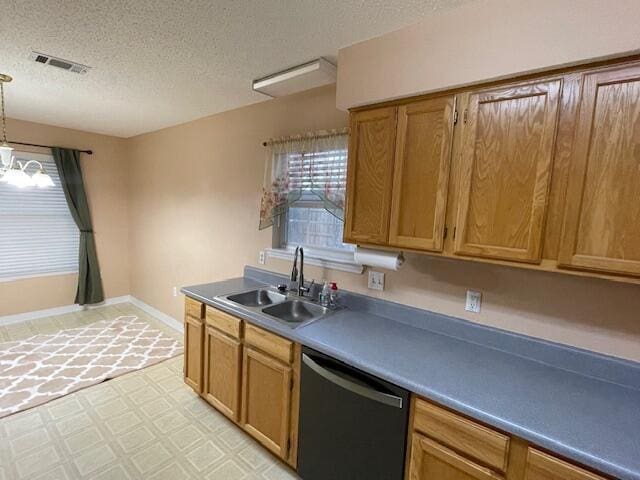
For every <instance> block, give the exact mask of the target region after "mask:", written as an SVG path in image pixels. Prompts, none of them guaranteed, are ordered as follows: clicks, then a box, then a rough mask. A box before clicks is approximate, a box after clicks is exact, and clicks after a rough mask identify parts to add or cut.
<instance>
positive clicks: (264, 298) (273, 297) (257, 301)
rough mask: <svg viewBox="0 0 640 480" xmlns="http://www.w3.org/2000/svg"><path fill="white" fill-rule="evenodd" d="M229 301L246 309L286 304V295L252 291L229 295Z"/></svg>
mask: <svg viewBox="0 0 640 480" xmlns="http://www.w3.org/2000/svg"><path fill="white" fill-rule="evenodd" d="M227 299H228V300H229V301H231V302H234V303H237V304H239V305H243V306H245V307H263V306H265V305H272V304H274V303H280V302H284V301H285V300H286V299H287V296H286V295H283V294H281V293H276V292H272V291H271V290H263V289H260V290H251V291H250V292H244V293H238V294H236V295H229V296H228V297H227Z"/></svg>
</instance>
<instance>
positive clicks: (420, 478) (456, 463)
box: [409, 433, 503, 480]
mask: <svg viewBox="0 0 640 480" xmlns="http://www.w3.org/2000/svg"><path fill="white" fill-rule="evenodd" d="M502 479H503V477H502V476H500V475H498V474H496V473H495V472H493V471H492V470H490V469H488V468H486V467H482V466H480V465H478V464H476V463H474V462H472V461H471V460H468V459H467V458H465V457H463V456H462V455H459V454H458V453H456V452H455V451H453V450H451V449H449V448H447V447H444V446H443V445H441V444H439V443H437V442H435V441H434V440H431V439H430V438H427V437H425V436H423V435H420V434H418V433H414V434H413V436H412V439H411V460H410V464H409V480H502Z"/></svg>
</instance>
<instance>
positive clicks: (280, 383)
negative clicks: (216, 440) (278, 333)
mask: <svg viewBox="0 0 640 480" xmlns="http://www.w3.org/2000/svg"><path fill="white" fill-rule="evenodd" d="M292 378H293V369H292V368H291V367H290V366H289V365H285V364H284V363H282V362H280V361H278V360H275V359H274V358H272V357H270V356H267V355H265V354H263V353H261V352H259V351H257V350H254V349H253V348H251V347H245V348H244V359H243V374H242V421H241V422H242V425H243V427H244V429H245V430H246V431H247V432H249V433H250V434H251V435H252V436H253V437H254V438H255V439H256V440H258V441H259V442H260V443H262V444H263V445H264V446H265V447H267V448H268V449H269V450H271V451H272V452H273V453H275V454H276V455H278V456H280V457H282V458H284V459H287V458H288V455H289V443H290V442H289V439H290V421H291V398H292V387H293V383H292Z"/></svg>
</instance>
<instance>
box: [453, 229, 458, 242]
mask: <svg viewBox="0 0 640 480" xmlns="http://www.w3.org/2000/svg"><path fill="white" fill-rule="evenodd" d="M456 228H458V227H453V238H454V240H455V238H456Z"/></svg>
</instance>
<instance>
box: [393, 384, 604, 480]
mask: <svg viewBox="0 0 640 480" xmlns="http://www.w3.org/2000/svg"><path fill="white" fill-rule="evenodd" d="M410 418H411V424H410V425H409V437H408V442H409V445H410V454H409V456H408V464H407V468H406V475H405V479H406V480H605V478H604V477H601V476H598V475H596V474H595V473H592V472H589V471H588V470H586V469H583V468H581V467H579V466H577V465H573V464H571V463H569V462H567V461H565V460H561V459H559V458H557V457H554V456H553V455H550V454H548V453H545V452H542V451H540V450H538V449H537V448H535V447H533V446H531V445H529V444H527V442H525V441H524V440H521V439H519V438H515V437H510V436H509V435H507V434H505V433H503V432H498V431H496V430H494V429H492V428H489V427H487V426H485V425H482V424H480V423H478V422H476V421H474V420H472V419H470V418H467V417H464V416H462V415H458V414H457V413H455V412H452V411H450V410H448V409H445V408H442V407H440V406H437V405H434V404H433V403H431V402H428V401H427V400H424V399H422V398H419V397H417V396H413V397H412V399H411V416H410Z"/></svg>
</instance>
